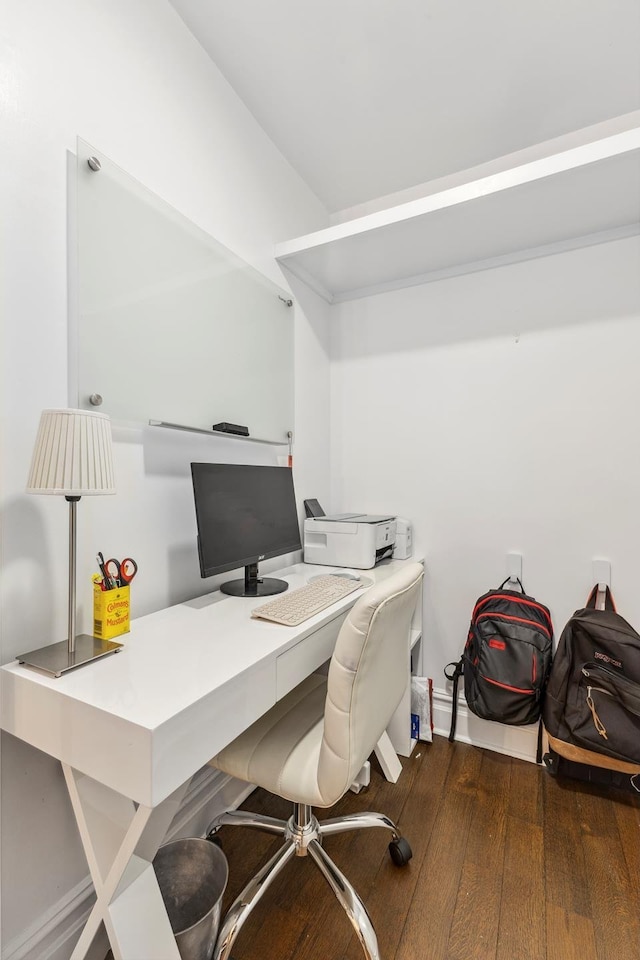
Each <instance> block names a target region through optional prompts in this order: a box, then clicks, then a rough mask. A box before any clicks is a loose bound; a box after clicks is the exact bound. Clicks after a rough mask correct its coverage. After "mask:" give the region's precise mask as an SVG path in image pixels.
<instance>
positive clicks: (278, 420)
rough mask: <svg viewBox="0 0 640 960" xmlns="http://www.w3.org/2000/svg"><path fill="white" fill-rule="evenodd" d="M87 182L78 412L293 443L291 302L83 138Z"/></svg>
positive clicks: (81, 197) (81, 219) (81, 163)
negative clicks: (234, 428)
mask: <svg viewBox="0 0 640 960" xmlns="http://www.w3.org/2000/svg"><path fill="white" fill-rule="evenodd" d="M77 175H78V199H77V210H78V215H77V235H78V375H77V382H78V406H79V407H81V408H84V409H99V410H101V411H103V412H104V413H107V414H109V416H111V417H112V418H113V419H115V420H125V421H133V422H142V423H148V422H149V421H152V420H156V421H167V422H171V423H175V424H181V425H184V426H188V427H193V428H196V429H205V430H210V429H211V428H212V426H213V424H215V423H219V422H231V423H235V424H243V425H246V426H247V427H248V428H249V431H250V434H251V436H255V437H257V438H263V439H268V440H284V439H286V435H287V432H288V431H289V430H293V407H294V397H293V375H294V374H293V371H294V354H293V336H294V327H293V320H294V317H293V314H294V311H293V309H292V307H291V305H290V304H291V300H290V295H289V294H287V293H286V292H285V291H284V290H282V289H280V288H279V287H278V286H276V285H275V284H273V283H272V282H271V281H270V280H268V279H267V278H266V277H264V276H263V275H262V274H261V273H259V272H258V271H257V270H255V269H254V268H253V267H250V266H249V265H248V264H246V263H244V261H242V260H241V259H240V258H239V257H236V256H235V255H234V254H232V253H231V252H230V251H229V250H227V249H226V248H225V247H224V246H222V244H220V243H218V242H217V241H216V240H214V239H213V238H212V237H211V236H209V235H208V234H207V233H205V232H204V230H201V229H200V228H199V227H197V226H196V225H195V224H194V223H192V222H191V221H189V220H188V219H187V218H186V217H184V216H182V215H181V214H180V213H178V212H177V211H176V210H174V209H173V208H172V207H170V206H169V205H168V204H167V203H165V202H164V201H163V200H161V199H160V198H159V197H158V196H156V195H155V194H153V193H152V192H151V191H149V190H147V189H146V187H144V186H142V185H141V184H140V183H139V182H138V181H136V180H135V179H134V178H133V177H131V176H129V174H127V173H125V172H124V171H123V170H121V169H120V168H119V167H117V166H116V165H115V164H114V163H112V162H111V161H110V160H109V159H108V158H107V157H105V156H104V155H103V154H101V153H100V152H99V151H98V150H96V149H95V148H94V147H91V146H90V145H89V144H87V143H84V142H83V141H82V140H79V141H78V162H77ZM96 395H98V396H100V397H102V403H101V404H100V406H98V407H97V408H96V406H95V405H92V402H91V400H90V397H92V396H93V397H94V398H95V396H96Z"/></svg>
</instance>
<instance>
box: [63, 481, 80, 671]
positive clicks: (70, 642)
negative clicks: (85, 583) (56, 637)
mask: <svg viewBox="0 0 640 960" xmlns="http://www.w3.org/2000/svg"><path fill="white" fill-rule="evenodd" d="M65 499H66V500H68V502H69V610H68V615H69V633H68V634H67V652H68V654H69V657H71V655H72V654H74V653H75V652H76V504H77V503H78V500H79V499H80V497H66V498H65Z"/></svg>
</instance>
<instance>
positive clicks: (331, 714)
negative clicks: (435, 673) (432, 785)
mask: <svg viewBox="0 0 640 960" xmlns="http://www.w3.org/2000/svg"><path fill="white" fill-rule="evenodd" d="M423 576H424V570H423V567H422V564H420V563H410V564H407V566H406V567H403V568H402V569H401V570H399V571H398V572H397V573H394V574H392V575H391V576H389V577H388V578H387V579H385V580H382V581H381V582H380V583H377V584H374V586H372V587H371V588H370V589H369V590H367V592H366V593H365V594H364V595H363V596H362V597H361V598H360V599H359V600H358V601H357V602H356V603H355V604H354V605H353V607H352V609H351V610H350V612H349V614H348V615H347V618H346V620H345V622H344V623H343V625H342V627H341V629H340V633H339V635H338V639H337V641H336V646H335V650H334V653H333V656H332V658H331V664H330V666H329V678H328V683H327V699H326V703H325V713H324V734H323V738H322V746H321V748H320V757H319V764H318V787H319V790H320V793H321V794H322V796H323V798H324V799H325V801H326V804H327V805H330V804H332V803H335V802H336V800H338V799H339V798H340V797H341V796H342V795H343V794H344V793H346V791H347V790H348V789H349V786H350V784H351V783H352V782H353V780H354V777H355V776H356V774H357V773H358V772H359V770H360V769H361V767H362V764H363V763H364V761H365V760H366V759H367V757H369V755H370V754H371V752H372V750H373V749H374V747H375V745H376V744H377V742H378V740H379V739H380V737H381V736H382V733H383V732H384V730H386V728H387V726H388V724H389V721H390V719H391V717H392V715H393V713H394V711H395V709H396V707H397V706H398V704H399V703H400V700H401V699H402V696H403V694H404V692H405V690H406V687H407V682H408V679H409V658H410V632H411V621H412V618H413V613H414V610H415V608H416V603H417V601H418V598H419V596H420V592H421V585H422V578H423Z"/></svg>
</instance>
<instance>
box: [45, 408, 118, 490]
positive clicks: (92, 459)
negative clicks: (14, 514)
mask: <svg viewBox="0 0 640 960" xmlns="http://www.w3.org/2000/svg"><path fill="white" fill-rule="evenodd" d="M115 492H116V487H115V480H114V473H113V452H112V446H111V421H110V419H109V417H108V416H107V415H106V414H104V413H97V412H96V413H94V412H93V411H91V410H43V411H42V416H41V417H40V426H39V428H38V436H37V437H36V445H35V449H34V451H33V460H32V461H31V470H30V473H29V480H28V481H27V493H44V494H47V493H49V494H59V495H62V496H67V497H90V496H98V495H101V494H110V493H115Z"/></svg>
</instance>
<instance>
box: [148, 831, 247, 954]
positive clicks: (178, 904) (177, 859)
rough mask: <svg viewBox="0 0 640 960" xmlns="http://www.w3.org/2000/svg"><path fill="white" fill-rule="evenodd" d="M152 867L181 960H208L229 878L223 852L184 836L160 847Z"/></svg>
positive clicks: (213, 845) (214, 845)
mask: <svg viewBox="0 0 640 960" xmlns="http://www.w3.org/2000/svg"><path fill="white" fill-rule="evenodd" d="M153 867H154V870H155V872H156V877H157V879H158V886H159V887H160V892H161V893H162V899H163V900H164V905H165V907H166V910H167V914H168V915H169V921H170V923H171V929H172V930H173V933H174V936H175V938H176V943H177V945H178V951H179V953H180V956H181V957H182V960H209V958H210V957H211V954H212V952H213V948H214V946H215V942H216V937H217V936H218V928H219V926H220V913H221V910H222V896H223V894H224V891H225V888H226V886H227V879H228V876H229V867H228V864H227V858H226V857H225V855H224V853H223V852H222V850H221V849H220V847H218V846H217V845H216V844H215V843H211V842H210V841H209V840H202V839H200V838H199V837H186V838H184V839H182V840H172V841H171V842H170V843H165V844H163V845H162V846H161V847H160V849H159V850H158V852H157V854H156V856H155V858H154V861H153Z"/></svg>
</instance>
